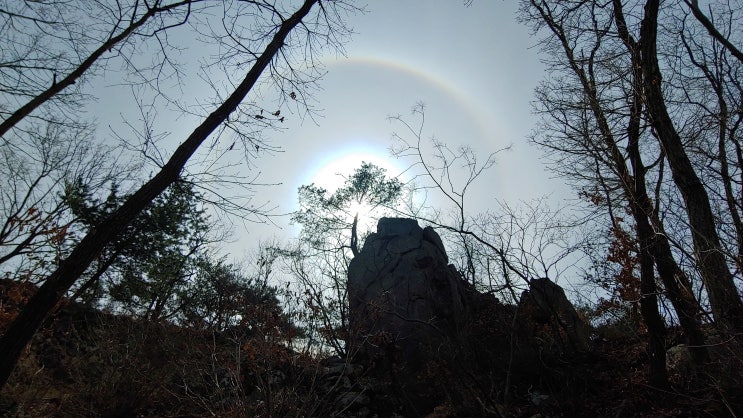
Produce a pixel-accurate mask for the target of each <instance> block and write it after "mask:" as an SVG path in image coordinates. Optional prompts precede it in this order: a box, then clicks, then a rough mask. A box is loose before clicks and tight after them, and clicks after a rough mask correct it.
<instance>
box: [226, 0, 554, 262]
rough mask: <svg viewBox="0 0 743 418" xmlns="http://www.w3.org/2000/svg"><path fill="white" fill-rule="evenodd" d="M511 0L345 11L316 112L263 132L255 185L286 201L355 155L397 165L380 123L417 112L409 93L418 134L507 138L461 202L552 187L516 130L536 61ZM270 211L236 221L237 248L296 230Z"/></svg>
mask: <svg viewBox="0 0 743 418" xmlns="http://www.w3.org/2000/svg"><path fill="white" fill-rule="evenodd" d="M515 3H516V2H515V1H498V0H480V1H474V2H472V5H471V6H469V7H465V6H464V5H463V2H461V1H456V0H447V1H443V0H425V1H423V0H420V1H399V0H393V1H389V0H374V1H373V2H369V4H368V7H367V10H368V12H367V13H365V14H362V15H358V16H355V17H353V18H352V19H351V20H350V21H349V23H350V26H351V27H353V29H354V32H355V34H354V35H353V36H352V38H351V40H350V42H349V43H348V44H347V45H346V54H345V55H346V56H339V57H337V56H328V57H326V58H325V59H324V60H323V62H324V64H325V65H326V70H327V74H326V76H325V77H324V79H323V80H322V81H321V82H320V88H321V90H320V91H318V92H317V94H316V97H315V98H316V100H317V103H318V107H319V108H320V109H322V110H321V115H322V116H321V117H320V118H317V119H315V120H314V121H313V120H310V119H305V120H304V121H300V120H299V118H298V115H293V117H294V119H293V120H290V121H289V122H290V124H288V125H287V129H286V130H284V131H282V132H278V133H275V134H273V135H272V140H273V141H274V142H275V144H277V145H280V146H281V147H282V148H283V152H281V153H279V154H277V155H275V156H272V157H269V158H265V159H262V160H260V161H258V163H257V164H258V165H257V168H258V169H259V170H260V171H261V173H262V176H263V177H262V178H263V179H264V180H266V181H268V182H271V181H272V180H273V179H274V178H275V179H276V181H280V182H282V184H281V185H280V186H276V187H271V188H270V190H268V189H266V190H265V193H264V191H263V190H261V191H260V192H259V193H258V196H259V197H260V198H264V199H270V200H271V201H272V202H273V203H275V204H277V205H278V207H279V211H284V210H285V209H286V210H287V211H291V210H294V209H296V207H297V203H296V197H297V195H296V190H297V188H298V187H299V186H301V185H303V184H310V183H313V182H314V183H316V184H318V185H320V186H323V187H326V188H330V189H332V188H333V187H337V182H336V183H335V184H334V180H333V179H334V178H337V176H333V174H335V173H336V172H341V171H342V172H345V173H347V174H350V172H351V171H352V170H353V168H355V167H357V166H358V165H360V164H361V161H362V160H367V161H368V160H373V161H371V162H373V163H375V164H377V165H381V166H383V167H385V168H387V169H388V172H389V173H390V174H397V173H399V172H402V171H403V170H404V169H405V167H406V166H407V164H406V163H405V162H402V161H399V160H396V159H394V158H392V157H390V154H389V151H388V149H389V147H390V145H392V144H393V142H392V140H391V136H392V133H393V132H397V133H400V134H402V133H403V128H402V127H401V125H400V124H396V123H391V122H390V120H388V116H391V115H401V116H402V117H403V118H405V119H406V120H409V121H411V122H415V123H417V121H416V119H415V118H414V117H413V116H412V115H411V113H410V110H411V109H412V107H413V106H414V105H415V104H416V103H418V102H423V103H424V104H425V106H426V122H425V126H424V134H423V136H424V137H425V138H429V137H431V136H435V137H436V138H437V139H438V140H440V141H443V142H445V143H446V144H447V145H450V146H452V147H456V146H459V145H468V146H470V147H472V148H473V149H474V150H475V151H476V152H477V153H478V155H482V156H487V155H488V154H489V153H491V152H495V151H497V150H499V149H502V148H505V147H508V146H510V147H511V149H510V150H508V151H504V152H501V153H499V154H498V156H497V164H496V165H495V167H494V168H493V169H491V170H490V171H489V173H488V174H487V175H486V177H484V178H483V179H481V180H480V182H479V183H477V184H476V187H475V188H474V189H473V190H472V191H471V192H470V197H471V200H470V202H471V206H470V208H471V210H472V211H474V212H477V211H482V210H487V209H488V208H489V207H492V206H493V205H494V204H495V200H496V199H502V200H505V201H508V202H518V201H528V200H530V199H534V198H537V197H539V196H543V195H546V194H550V193H554V192H555V190H559V189H560V188H561V185H560V183H559V181H557V180H554V179H552V178H551V175H550V174H549V173H548V172H546V171H545V168H544V166H543V164H542V163H541V161H540V160H541V159H540V158H539V155H540V154H539V150H537V149H536V148H535V147H534V146H532V145H530V144H528V143H527V140H526V138H527V136H528V134H529V132H530V131H531V129H532V127H533V126H534V124H535V116H534V115H533V114H532V111H531V105H530V101H531V100H532V97H533V95H532V92H533V89H534V88H535V87H536V85H537V83H538V82H539V80H540V79H541V78H542V77H543V71H544V70H543V66H542V64H541V63H540V62H539V57H538V52H539V51H538V48H535V47H534V43H535V42H536V41H535V39H534V38H531V37H530V36H529V35H530V34H529V30H528V28H526V27H524V26H522V25H520V24H518V23H517V22H516V4H515ZM289 119H292V117H291V116H290V117H289ZM407 138H408V139H412V137H411V136H407ZM483 158H484V157H483ZM395 169H397V170H398V171H397V173H395V172H394V171H395ZM468 204H470V203H468ZM275 221H276V223H277V225H278V227H279V228H277V227H270V228H263V227H260V226H257V225H252V224H248V225H247V230H241V229H243V228H238V229H236V231H235V233H236V235H235V238H236V241H237V244H238V247H237V248H239V246H245V245H248V244H247V243H249V242H254V240H255V239H256V238H262V237H265V236H267V235H276V236H278V237H282V236H287V235H289V236H291V235H292V234H294V233H296V230H295V229H293V228H291V227H290V226H289V225H288V219H287V218H277V219H276V220H275Z"/></svg>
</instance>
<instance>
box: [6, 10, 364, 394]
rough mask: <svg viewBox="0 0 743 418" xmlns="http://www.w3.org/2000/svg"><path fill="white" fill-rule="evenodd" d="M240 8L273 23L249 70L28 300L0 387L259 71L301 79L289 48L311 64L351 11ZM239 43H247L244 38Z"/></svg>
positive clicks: (10, 340) (261, 31)
mask: <svg viewBox="0 0 743 418" xmlns="http://www.w3.org/2000/svg"><path fill="white" fill-rule="evenodd" d="M242 6H244V7H248V6H254V7H255V12H256V13H266V14H268V15H269V21H270V22H273V24H272V25H270V26H263V27H259V28H257V29H256V28H254V29H255V30H257V31H258V33H255V32H253V34H252V35H253V37H252V39H254V40H256V39H257V41H256V42H255V44H253V46H250V45H246V48H247V49H248V51H253V52H252V53H250V54H246V55H245V58H244V63H249V69H247V71H245V72H244V77H243V78H242V80H241V81H240V82H239V84H237V85H236V86H235V87H234V90H232V91H231V92H230V93H229V95H228V96H227V97H225V98H224V100H223V101H222V102H221V103H220V104H219V105H218V106H216V108H214V110H213V111H212V112H211V113H210V114H209V115H208V116H207V117H206V118H204V119H203V120H202V122H201V123H200V124H199V125H198V126H197V127H196V128H195V129H194V130H193V132H192V133H191V134H190V135H189V136H188V137H187V138H186V139H185V140H184V141H183V142H182V143H181V144H180V145H179V146H178V147H177V148H176V150H175V151H174V152H173V154H172V156H171V157H170V158H169V159H168V161H167V162H166V163H165V164H164V165H163V167H162V169H160V170H159V172H158V173H157V174H156V175H155V176H154V177H152V178H151V179H150V180H149V181H147V182H146V183H145V184H143V185H142V186H141V187H140V188H139V189H138V190H137V191H136V192H134V193H133V194H132V195H131V196H130V197H129V198H128V199H127V200H126V201H125V202H124V203H123V204H122V205H121V206H120V207H119V208H118V209H117V210H115V211H114V212H113V213H112V214H111V215H110V216H108V217H107V218H106V219H104V220H103V221H102V222H101V223H100V224H99V225H98V226H97V227H96V228H94V229H93V230H92V231H91V232H90V233H88V234H87V235H86V236H85V237H84V238H83V239H82V240H81V241H80V243H79V244H78V245H77V246H76V247H75V248H74V249H73V250H72V252H71V253H70V255H69V256H68V257H67V258H66V259H65V260H63V261H61V262H60V264H59V267H58V268H57V269H56V270H55V271H54V272H53V273H52V274H50V275H49V276H48V277H47V278H46V280H45V282H44V284H43V285H42V286H41V287H40V289H39V291H38V292H37V293H36V294H35V295H34V296H33V297H32V298H31V300H29V302H28V304H27V305H26V307H25V308H24V309H23V310H22V311H21V313H20V314H19V315H18V317H17V318H16V319H15V320H14V322H13V323H12V324H11V326H10V328H9V329H8V331H7V332H6V333H5V334H4V335H3V337H2V339H0V359H1V360H0V382H2V384H4V383H5V382H6V381H7V379H8V377H9V375H10V373H11V371H12V369H13V367H14V365H15V363H16V361H17V359H18V357H19V355H20V353H21V351H22V349H23V347H24V346H25V345H26V344H27V343H28V341H29V340H30V339H31V337H32V335H33V334H34V332H35V331H36V329H37V328H38V327H39V325H40V324H41V322H42V321H43V319H44V318H45V317H46V316H47V315H48V313H49V312H50V311H51V310H52V309H53V307H54V305H55V304H56V303H57V302H58V301H59V299H60V298H61V296H62V295H63V293H64V292H66V291H67V290H68V289H69V288H70V287H71V286H72V285H73V284H74V283H75V281H76V280H77V279H78V278H79V277H80V275H81V274H83V272H84V271H85V270H86V269H87V267H88V266H89V265H90V263H91V262H92V261H93V260H94V259H95V257H96V256H97V254H98V253H99V252H100V251H101V250H102V249H103V248H104V247H105V246H106V244H107V243H109V242H110V241H111V240H112V239H114V237H116V236H117V234H118V233H120V232H121V231H122V230H123V229H124V228H125V227H126V225H127V224H128V223H129V222H131V221H132V220H133V219H134V218H135V217H136V216H137V215H138V214H139V213H140V212H141V211H142V210H143V209H144V208H145V207H146V206H147V205H148V204H149V203H150V202H151V201H152V200H153V199H154V198H155V197H157V196H158V195H159V194H160V193H162V192H163V191H164V190H165V189H166V188H167V187H168V186H169V185H170V184H172V183H173V182H175V181H177V180H178V179H179V178H180V175H181V171H182V170H183V169H184V167H185V165H186V164H187V163H188V161H189V160H190V158H191V157H192V156H193V155H194V153H195V152H196V151H197V150H198V149H199V147H200V146H201V145H202V144H203V143H204V142H205V141H206V140H207V139H208V138H209V137H210V136H211V135H213V134H214V133H215V132H216V131H217V130H218V129H219V128H220V126H222V125H223V123H224V122H225V121H226V120H228V118H229V117H230V115H232V114H233V113H234V112H236V111H237V110H238V109H239V107H240V104H241V102H242V101H243V100H244V99H245V98H246V97H247V95H248V94H249V93H250V91H251V90H252V89H253V87H254V86H255V85H256V83H257V82H258V80H259V78H260V76H261V75H262V74H263V73H264V71H265V70H266V69H268V68H272V69H274V70H275V71H277V73H278V72H279V71H281V74H284V75H285V77H286V79H290V78H292V77H298V76H300V75H301V74H297V73H296V72H294V73H292V72H289V73H287V72H285V71H283V70H282V69H281V64H280V63H281V62H284V63H287V64H286V67H284V69H286V68H292V60H293V59H295V58H294V55H292V52H290V51H289V50H288V48H290V47H297V48H298V49H299V50H300V51H301V50H304V51H305V54H309V55H305V58H306V59H309V60H311V59H312V57H313V55H312V54H314V52H313V51H314V50H315V48H317V47H319V46H321V45H328V44H330V45H336V42H337V41H338V39H337V38H336V36H337V34H336V33H335V31H336V30H338V28H339V27H340V26H339V25H342V21H339V17H340V15H341V14H342V13H345V12H346V11H347V9H349V8H351V6H350V5H348V4H346V3H345V2H343V1H334V2H322V3H320V2H319V1H318V0H306V1H304V2H302V3H301V4H300V5H299V6H298V7H297V8H296V9H295V10H294V11H293V12H291V11H290V12H287V11H284V10H283V9H281V8H280V7H279V6H277V5H274V4H272V3H269V2H250V4H246V5H242ZM248 16H249V15H248ZM259 26H260V25H259ZM235 35H236V36H237V34H235ZM243 39H245V42H248V39H247V37H246V38H243ZM310 64H311V62H310ZM300 80H301V78H300ZM295 94H296V93H295Z"/></svg>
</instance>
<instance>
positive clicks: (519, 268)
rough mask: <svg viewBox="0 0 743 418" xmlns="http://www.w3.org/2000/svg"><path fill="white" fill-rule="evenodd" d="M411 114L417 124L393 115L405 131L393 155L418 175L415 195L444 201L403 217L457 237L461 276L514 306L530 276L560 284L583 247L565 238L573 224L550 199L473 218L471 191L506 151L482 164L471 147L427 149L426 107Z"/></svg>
mask: <svg viewBox="0 0 743 418" xmlns="http://www.w3.org/2000/svg"><path fill="white" fill-rule="evenodd" d="M413 116H414V118H416V119H417V120H415V119H414V120H413V121H409V120H407V119H406V118H404V117H402V116H399V115H398V116H393V117H391V118H390V119H391V120H392V121H393V122H395V123H397V124H399V125H400V126H401V127H402V128H403V131H402V133H394V134H393V139H394V140H395V144H394V145H393V147H392V152H393V154H394V155H395V156H397V157H398V158H401V159H403V160H404V161H407V162H408V163H409V165H410V167H409V168H408V170H407V173H408V174H409V175H411V176H412V177H413V180H412V181H411V186H412V189H413V191H412V193H417V194H418V195H419V196H418V197H417V198H416V199H418V200H421V201H424V202H426V201H428V199H430V198H432V197H433V196H438V197H440V198H441V199H442V200H443V204H441V203H439V204H437V207H409V208H405V209H404V210H400V211H399V212H398V213H399V214H401V215H404V216H410V217H413V218H416V219H419V220H421V221H423V222H427V223H429V224H431V225H434V226H436V227H438V228H441V229H442V230H444V231H446V232H448V233H449V234H451V235H450V236H449V237H446V234H444V236H443V238H448V242H449V243H450V244H452V245H454V246H455V247H454V248H450V256H451V258H453V259H455V260H457V261H458V263H457V264H459V265H458V267H459V269H460V272H461V273H462V275H463V276H464V277H465V278H466V279H467V280H468V281H469V282H470V283H472V284H473V285H475V286H478V287H481V288H482V289H484V290H485V291H487V292H490V293H497V294H499V295H500V296H502V297H506V298H508V299H510V300H511V301H512V302H514V303H515V302H518V300H519V295H518V294H517V292H518V291H519V290H523V289H525V288H527V287H528V285H529V282H530V280H531V279H535V278H542V277H550V276H551V277H552V278H553V279H557V277H556V276H558V275H560V274H562V273H563V272H564V270H563V268H567V266H568V265H574V263H575V261H576V260H575V259H573V260H572V261H569V260H570V258H571V257H573V256H577V254H578V253H579V245H578V242H577V241H573V238H575V236H571V235H570V234H568V233H566V232H567V230H568V229H569V226H570V225H569V224H567V223H563V222H562V220H561V219H560V217H559V216H557V213H556V212H555V210H554V208H549V207H548V206H547V205H546V202H545V201H544V200H540V201H536V202H531V204H528V205H526V206H525V207H524V208H514V207H512V206H511V205H509V204H507V203H505V202H500V203H499V206H500V207H499V208H498V209H493V210H492V211H487V212H485V213H480V214H473V213H470V211H469V209H468V200H469V196H470V195H468V191H469V190H470V189H471V188H472V187H473V186H474V185H475V184H476V183H477V182H478V181H481V180H484V179H485V178H486V176H487V175H488V173H489V172H488V170H489V169H490V168H492V167H493V165H494V164H495V162H496V156H497V154H498V153H500V152H503V151H506V150H508V147H506V148H502V149H499V150H496V151H495V152H493V153H491V154H488V155H487V156H486V157H485V158H484V159H481V158H479V153H478V152H476V151H475V150H473V149H472V148H470V147H468V146H462V147H459V148H456V149H454V148H451V147H449V146H448V145H447V144H446V143H445V142H444V141H440V140H436V139H431V144H430V149H428V148H427V144H426V143H425V136H424V129H423V128H424V126H425V109H424V106H423V105H422V104H418V105H416V106H415V107H414V108H413ZM447 204H448V205H449V206H450V207H449V208H448V210H447V209H446V206H447ZM424 205H425V204H424Z"/></svg>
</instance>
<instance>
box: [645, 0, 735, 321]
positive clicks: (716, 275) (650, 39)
mask: <svg viewBox="0 0 743 418" xmlns="http://www.w3.org/2000/svg"><path fill="white" fill-rule="evenodd" d="M658 9H659V0H648V2H647V3H646V4H645V16H644V17H643V20H642V24H641V27H640V42H639V45H640V51H641V53H642V71H643V79H644V80H643V90H644V92H645V100H646V104H647V110H648V113H649V115H650V121H651V124H652V126H653V128H654V130H655V133H656V134H657V136H658V140H659V141H660V143H661V145H662V146H663V149H664V151H665V153H666V157H667V159H668V164H669V166H670V167H671V172H672V175H673V181H674V183H675V184H676V186H677V187H678V189H679V191H680V192H681V194H682V196H683V198H684V202H685V204H686V212H687V215H688V218H689V224H690V226H691V233H692V239H693V241H694V253H695V258H696V262H697V265H698V266H699V270H700V272H701V275H702V279H703V280H704V283H705V285H706V288H707V294H708V295H709V301H710V305H711V307H712V313H713V315H714V318H715V321H716V322H717V323H718V325H719V326H721V327H722V328H724V329H728V330H735V331H743V301H741V299H740V296H739V295H738V290H737V289H736V287H735V283H734V282H733V276H732V274H731V273H730V270H729V268H728V265H727V260H726V259H725V256H724V255H723V253H722V251H721V247H720V239H719V236H718V234H717V230H716V229H715V221H714V217H713V214H712V208H711V206H710V202H709V197H708V194H707V191H706V190H705V188H704V185H703V184H702V182H701V181H700V179H699V177H698V176H697V174H696V172H695V171H694V168H693V166H692V164H691V161H690V160H689V157H688V155H687V154H686V151H685V149H684V145H683V143H682V142H681V138H680V137H679V134H678V132H677V131H676V129H675V127H674V125H673V121H672V120H671V117H670V116H669V114H668V110H667V109H666V105H665V101H664V98H663V93H662V90H661V81H662V78H661V72H660V68H659V66H658V56H657V50H656V47H657V45H656V44H657V30H658Z"/></svg>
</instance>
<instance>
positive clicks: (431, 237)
mask: <svg viewBox="0 0 743 418" xmlns="http://www.w3.org/2000/svg"><path fill="white" fill-rule="evenodd" d="M464 286H465V283H464V282H463V281H462V279H461V276H460V275H459V273H458V272H457V271H456V269H455V268H454V267H453V266H451V265H449V264H448V258H447V256H446V251H445V249H444V245H443V243H442V241H441V238H440V237H439V235H438V234H437V233H436V232H435V231H434V230H433V229H432V228H431V227H426V228H425V229H423V228H421V227H420V226H418V222H416V221H415V220H412V219H400V218H382V219H381V220H380V221H379V224H378V226H377V232H376V233H373V234H371V235H370V236H369V237H368V238H367V239H366V242H365V244H364V248H363V250H362V251H361V252H360V253H359V255H358V256H357V257H356V258H354V259H353V260H352V261H351V265H350V266H349V269H348V294H349V311H350V318H349V319H350V321H349V323H350V325H351V332H352V333H353V334H354V335H355V338H356V340H357V342H361V341H362V340H364V339H367V338H375V337H382V336H383V337H385V338H388V339H390V340H391V341H394V342H395V344H396V345H397V346H398V347H399V348H400V349H402V351H403V353H405V354H404V355H405V356H413V355H415V358H406V359H405V360H406V361H410V362H414V361H417V360H419V356H418V355H417V354H415V353H418V352H419V349H420V348H421V347H422V346H423V345H429V346H430V345H433V346H437V345H440V344H443V343H448V342H449V341H452V340H453V339H456V336H457V330H458V328H459V323H460V321H461V317H462V314H463V312H464V309H465V308H464V305H465V295H464V293H465V292H464Z"/></svg>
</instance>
